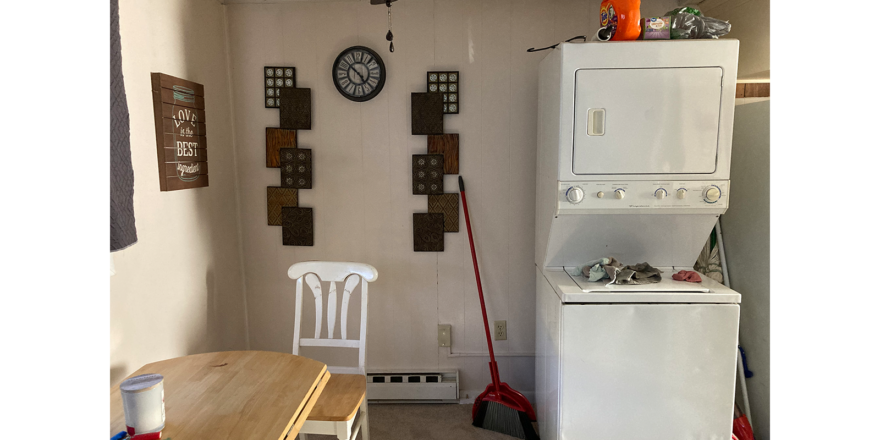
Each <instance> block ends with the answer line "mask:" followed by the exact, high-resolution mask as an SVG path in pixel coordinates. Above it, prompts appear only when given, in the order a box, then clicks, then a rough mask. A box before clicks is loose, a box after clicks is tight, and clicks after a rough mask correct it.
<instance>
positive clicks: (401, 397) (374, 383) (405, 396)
mask: <svg viewBox="0 0 880 440" xmlns="http://www.w3.org/2000/svg"><path fill="white" fill-rule="evenodd" d="M367 400H369V401H371V402H386V403H404V402H405V403H428V402H433V403H438V402H454V403H458V370H447V371H429V372H422V371H412V370H409V371H387V370H384V371H374V372H369V371H368V372H367Z"/></svg>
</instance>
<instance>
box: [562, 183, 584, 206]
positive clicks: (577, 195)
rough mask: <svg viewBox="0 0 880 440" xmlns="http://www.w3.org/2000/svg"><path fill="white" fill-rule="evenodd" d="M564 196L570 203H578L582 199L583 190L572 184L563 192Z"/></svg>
mask: <svg viewBox="0 0 880 440" xmlns="http://www.w3.org/2000/svg"><path fill="white" fill-rule="evenodd" d="M565 198H566V199H568V201H569V202H571V203H580V202H581V201H583V200H584V190H582V189H581V188H580V187H579V186H573V187H571V188H569V189H568V191H566V192H565Z"/></svg>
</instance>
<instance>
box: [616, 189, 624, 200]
mask: <svg viewBox="0 0 880 440" xmlns="http://www.w3.org/2000/svg"><path fill="white" fill-rule="evenodd" d="M614 197H617V198H618V199H622V198H624V197H626V191H624V190H622V189H615V190H614Z"/></svg>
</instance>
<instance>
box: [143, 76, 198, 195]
mask: <svg viewBox="0 0 880 440" xmlns="http://www.w3.org/2000/svg"><path fill="white" fill-rule="evenodd" d="M150 77H151V79H152V86H153V116H154V119H155V123H156V154H157V155H158V159H159V189H161V190H162V191H176V190H179V189H189V188H201V187H203V186H208V152H207V151H208V150H207V147H208V143H207V140H206V138H205V130H206V126H205V87H204V86H203V85H201V84H198V83H194V82H192V81H187V80H185V79H180V78H175V77H173V76H170V75H166V74H164V73H156V72H153V73H151V74H150Z"/></svg>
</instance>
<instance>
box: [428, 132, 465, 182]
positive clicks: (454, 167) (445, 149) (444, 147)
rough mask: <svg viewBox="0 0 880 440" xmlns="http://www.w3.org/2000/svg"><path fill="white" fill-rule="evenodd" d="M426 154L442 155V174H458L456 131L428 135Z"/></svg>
mask: <svg viewBox="0 0 880 440" xmlns="http://www.w3.org/2000/svg"><path fill="white" fill-rule="evenodd" d="M428 154H442V155H443V174H458V133H452V134H436V135H429V136H428Z"/></svg>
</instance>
